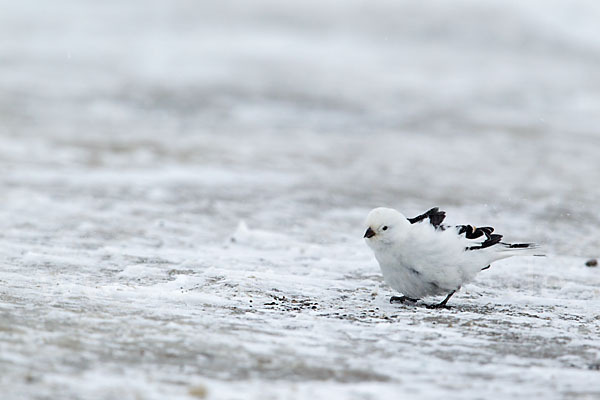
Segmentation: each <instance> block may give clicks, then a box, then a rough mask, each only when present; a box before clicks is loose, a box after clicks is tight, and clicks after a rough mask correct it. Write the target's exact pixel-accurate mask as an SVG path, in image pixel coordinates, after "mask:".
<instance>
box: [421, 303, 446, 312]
mask: <svg viewBox="0 0 600 400" xmlns="http://www.w3.org/2000/svg"><path fill="white" fill-rule="evenodd" d="M425 307H427V308H429V309H430V310H439V309H440V308H443V309H446V310H449V309H451V308H452V307H450V306H448V305H446V303H444V302H442V303H438V304H426V305H425Z"/></svg>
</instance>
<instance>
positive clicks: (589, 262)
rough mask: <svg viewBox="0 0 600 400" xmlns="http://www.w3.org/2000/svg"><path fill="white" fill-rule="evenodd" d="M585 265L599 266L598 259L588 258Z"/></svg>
mask: <svg viewBox="0 0 600 400" xmlns="http://www.w3.org/2000/svg"><path fill="white" fill-rule="evenodd" d="M585 265H587V266H588V267H597V266H598V260H596V259H595V258H591V259H589V260H587V262H586V263H585Z"/></svg>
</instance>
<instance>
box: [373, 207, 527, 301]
mask: <svg viewBox="0 0 600 400" xmlns="http://www.w3.org/2000/svg"><path fill="white" fill-rule="evenodd" d="M445 217H446V213H445V212H444V211H440V210H439V209H438V208H437V207H436V208H432V209H431V210H429V211H427V212H426V213H424V214H422V215H419V216H418V217H415V218H406V217H405V216H404V215H402V214H401V213H399V212H398V211H396V210H394V209H391V208H384V207H380V208H376V209H374V210H372V211H371V212H370V213H369V215H368V216H367V221H366V225H367V230H366V232H365V235H364V237H365V240H366V242H367V244H368V245H369V247H370V248H371V249H372V250H373V252H374V253H375V258H376V259H377V261H378V262H379V266H380V267H381V272H382V273H383V278H384V279H385V281H386V282H387V283H388V284H389V285H390V286H391V287H392V288H393V289H395V290H397V291H399V292H400V293H402V294H403V296H401V297H397V296H393V297H392V298H391V299H390V302H391V303H394V302H402V303H403V302H405V301H411V302H416V301H417V300H419V299H421V298H423V297H428V296H437V295H446V296H447V297H446V298H445V299H444V301H442V302H441V303H439V304H436V305H435V306H430V307H434V308H437V307H445V306H446V303H447V302H448V300H449V299H450V297H452V295H453V294H454V293H455V292H456V291H457V290H458V289H460V287H461V286H462V285H463V284H465V283H467V282H469V281H471V280H472V279H473V278H474V277H475V275H477V273H478V272H480V271H482V270H484V269H488V268H489V267H490V264H491V263H492V262H494V261H497V260H501V259H503V258H507V257H512V256H514V255H520V254H521V255H531V254H532V253H531V251H530V250H531V249H534V248H536V247H537V246H536V245H535V244H533V243H515V244H510V243H506V242H502V241H501V240H502V235H498V234H494V233H492V232H494V228H492V227H490V226H484V227H475V226H473V225H458V226H454V227H452V226H447V225H442V222H443V221H444V218H445Z"/></svg>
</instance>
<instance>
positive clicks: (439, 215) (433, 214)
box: [408, 207, 446, 229]
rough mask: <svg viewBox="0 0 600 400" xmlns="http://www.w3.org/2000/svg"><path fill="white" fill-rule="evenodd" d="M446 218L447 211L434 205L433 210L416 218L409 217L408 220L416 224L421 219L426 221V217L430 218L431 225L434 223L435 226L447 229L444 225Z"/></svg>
mask: <svg viewBox="0 0 600 400" xmlns="http://www.w3.org/2000/svg"><path fill="white" fill-rule="evenodd" d="M444 218H446V212H445V211H440V209H439V208H437V207H434V208H432V209H431V210H429V211H427V212H425V213H423V214H421V215H419V216H416V217H414V218H408V222H410V223H411V224H416V223H417V222H421V221H424V220H425V219H429V223H430V224H431V225H433V227H434V228H436V229H445V227H444V226H443V225H442V222H443V221H444Z"/></svg>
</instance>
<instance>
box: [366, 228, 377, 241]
mask: <svg viewBox="0 0 600 400" xmlns="http://www.w3.org/2000/svg"><path fill="white" fill-rule="evenodd" d="M373 236H375V232H373V229H371V227H369V228H367V231H366V232H365V236H363V237H366V238H367V239H370V238H372V237H373Z"/></svg>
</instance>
